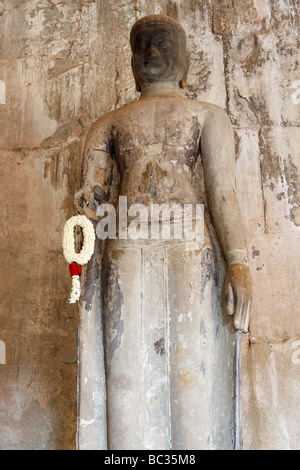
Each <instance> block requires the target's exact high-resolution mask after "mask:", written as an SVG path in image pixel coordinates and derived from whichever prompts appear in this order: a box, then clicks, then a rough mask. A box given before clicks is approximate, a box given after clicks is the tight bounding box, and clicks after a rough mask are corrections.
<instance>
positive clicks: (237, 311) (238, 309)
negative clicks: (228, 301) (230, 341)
mask: <svg viewBox="0 0 300 470" xmlns="http://www.w3.org/2000/svg"><path fill="white" fill-rule="evenodd" d="M244 305H245V302H244V296H243V294H240V293H236V295H235V302H234V313H233V324H234V327H235V329H236V330H242V329H243V328H242V323H243V322H242V318H243V313H244Z"/></svg>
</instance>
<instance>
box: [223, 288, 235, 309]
mask: <svg viewBox="0 0 300 470" xmlns="http://www.w3.org/2000/svg"><path fill="white" fill-rule="evenodd" d="M225 302H226V313H227V315H230V316H232V315H233V313H234V295H233V289H232V286H231V284H230V282H228V283H227V284H226V287H225Z"/></svg>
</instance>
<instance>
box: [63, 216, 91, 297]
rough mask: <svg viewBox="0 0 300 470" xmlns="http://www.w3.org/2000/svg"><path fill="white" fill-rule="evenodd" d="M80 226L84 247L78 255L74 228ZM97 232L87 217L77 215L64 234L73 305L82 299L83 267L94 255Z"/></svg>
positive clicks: (68, 222) (69, 221) (67, 224)
mask: <svg viewBox="0 0 300 470" xmlns="http://www.w3.org/2000/svg"><path fill="white" fill-rule="evenodd" d="M76 226H79V227H81V228H82V230H83V237H84V238H83V246H82V249H81V252H80V253H76V249H75V237H74V228H75V227H76ZM95 239H96V236H95V230H94V226H93V224H92V222H91V221H90V220H89V219H88V218H87V217H86V216H85V215H75V216H74V217H71V218H70V219H69V220H67V222H66V224H65V227H64V233H63V242H62V247H63V253H64V257H65V259H66V260H67V262H68V263H69V265H70V266H69V268H70V274H71V277H72V292H71V298H70V303H71V304H73V303H75V302H76V301H77V300H79V299H80V294H81V286H80V279H79V278H80V275H81V270H82V265H84V264H87V263H88V262H89V260H90V259H91V257H92V256H93V253H94V248H95Z"/></svg>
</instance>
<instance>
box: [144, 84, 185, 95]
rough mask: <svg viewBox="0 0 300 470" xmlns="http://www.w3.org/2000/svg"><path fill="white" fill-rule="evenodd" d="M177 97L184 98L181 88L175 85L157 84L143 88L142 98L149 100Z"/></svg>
mask: <svg viewBox="0 0 300 470" xmlns="http://www.w3.org/2000/svg"><path fill="white" fill-rule="evenodd" d="M168 95H177V96H182V95H181V93H180V88H179V87H178V86H174V85H171V84H170V85H168V84H164V83H156V84H154V85H151V86H148V87H144V88H142V92H141V98H148V97H151V96H168Z"/></svg>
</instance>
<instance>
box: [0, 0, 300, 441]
mask: <svg viewBox="0 0 300 470" xmlns="http://www.w3.org/2000/svg"><path fill="white" fill-rule="evenodd" d="M152 13H161V14H168V15H170V16H173V17H174V18H176V19H178V20H179V22H180V23H181V24H182V26H183V27H184V28H185V30H186V32H187V36H188V48H189V50H190V52H191V67H190V74H189V78H188V83H187V88H186V89H185V93H186V96H188V97H190V98H194V99H198V100H204V101H209V102H212V103H215V104H217V105H219V106H221V107H222V108H224V109H226V110H227V112H228V113H229V115H230V118H231V120H232V123H233V125H234V129H235V138H236V159H237V160H236V163H237V189H238V197H239V201H240V204H241V208H242V213H243V217H244V222H245V226H246V231H247V240H248V246H249V255H250V263H251V270H252V274H253V280H254V303H253V315H252V319H251V330H250V334H249V336H246V337H244V342H243V398H244V405H243V413H244V447H245V448H246V449H299V448H300V424H299V423H300V409H299V390H300V383H299V377H300V374H299V372H300V359H299V357H300V353H299V351H300V322H299V304H300V291H299V286H300V283H299V277H300V276H299V270H300V268H299V266H300V264H299V255H300V243H299V230H300V228H299V226H300V208H299V203H300V188H299V172H300V153H299V149H300V127H299V124H300V68H299V61H300V47H299V45H300V44H299V41H300V39H299V26H300V17H299V14H300V7H299V4H298V3H297V2H295V1H294V0H202V1H200V0H199V1H198V0H173V1H172V0H160V1H159V0H152V1H151V2H149V1H146V0H135V1H132V0H64V1H63V2H62V1H59V0H26V1H25V0H2V1H1V4H0V34H1V41H0V128H1V133H0V151H1V159H0V180H1V181H0V195H1V207H0V211H1V221H2V224H1V243H0V252H1V264H0V279H1V282H0V309H1V310H0V341H1V342H2V343H1V344H2V345H3V344H4V345H5V354H4V353H3V351H2V353H1V358H2V360H1V361H0V396H1V404H0V422H1V427H0V449H66V450H67V449H75V446H76V444H75V436H76V416H77V411H76V370H77V324H78V313H77V307H76V306H74V305H69V304H68V295H69V290H70V278H69V273H68V267H67V265H66V262H65V260H64V258H63V254H62V249H61V238H62V230H63V226H64V223H65V222H66V220H67V219H68V218H69V217H71V216H72V215H73V214H74V209H73V202H72V199H73V194H74V192H75V191H76V190H77V189H78V188H79V185H80V173H81V162H82V153H83V152H82V151H83V144H84V140H85V137H86V134H87V131H88V129H89V127H90V125H91V124H92V122H94V121H95V120H96V118H97V117H99V116H101V115H103V114H104V113H106V112H108V111H111V110H113V109H115V108H118V107H120V106H122V105H124V104H126V103H129V102H131V101H132V100H134V99H136V98H137V94H136V91H135V84H134V79H133V76H132V73H131V66H130V58H131V54H130V46H129V32H130V29H131V26H132V25H133V23H134V22H135V21H136V19H138V18H140V17H142V16H145V15H147V14H152ZM2 349H3V348H2ZM4 356H5V357H4ZM3 357H4V359H3Z"/></svg>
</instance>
